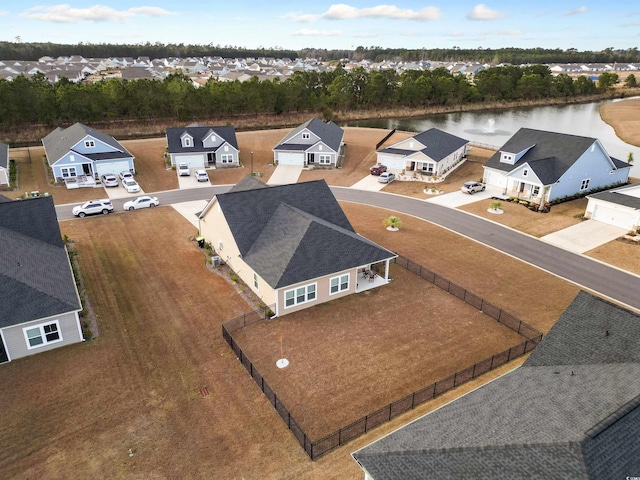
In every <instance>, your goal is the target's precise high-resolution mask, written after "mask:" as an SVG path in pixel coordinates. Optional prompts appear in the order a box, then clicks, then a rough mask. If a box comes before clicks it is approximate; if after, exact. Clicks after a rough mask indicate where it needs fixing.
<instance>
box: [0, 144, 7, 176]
mask: <svg viewBox="0 0 640 480" xmlns="http://www.w3.org/2000/svg"><path fill="white" fill-rule="evenodd" d="M0 185H6V186H8V185H9V145H7V144H6V143H2V142H0Z"/></svg>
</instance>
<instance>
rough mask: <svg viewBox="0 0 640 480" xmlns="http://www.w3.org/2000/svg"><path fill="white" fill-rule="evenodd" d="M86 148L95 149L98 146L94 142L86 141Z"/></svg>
mask: <svg viewBox="0 0 640 480" xmlns="http://www.w3.org/2000/svg"><path fill="white" fill-rule="evenodd" d="M84 146H85V147H86V148H93V147H95V146H96V142H94V141H93V140H85V141H84Z"/></svg>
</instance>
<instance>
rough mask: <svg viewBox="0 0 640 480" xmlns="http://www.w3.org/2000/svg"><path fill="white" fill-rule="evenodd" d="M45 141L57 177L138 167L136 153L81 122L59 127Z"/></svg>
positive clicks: (133, 169) (50, 164)
mask: <svg viewBox="0 0 640 480" xmlns="http://www.w3.org/2000/svg"><path fill="white" fill-rule="evenodd" d="M42 145H43V146H44V152H45V154H46V156H47V160H48V162H49V166H50V167H51V169H52V170H53V176H54V178H55V180H56V181H67V180H71V179H76V178H78V177H88V178H90V179H96V178H98V177H99V176H100V175H103V174H105V173H113V174H115V175H117V174H119V173H120V172H123V171H131V172H133V171H135V167H134V163H133V155H131V153H129V152H128V151H127V149H126V148H124V147H123V146H122V145H121V144H120V143H119V142H118V141H117V140H116V139H115V138H113V137H111V136H109V135H106V134H104V133H101V132H98V131H97V130H94V129H93V128H90V127H87V126H86V125H83V124H81V123H75V124H73V125H71V126H70V127H68V128H65V129H62V128H60V127H58V128H56V129H55V130H54V131H53V132H51V133H50V134H48V135H47V136H46V137H44V138H43V139H42Z"/></svg>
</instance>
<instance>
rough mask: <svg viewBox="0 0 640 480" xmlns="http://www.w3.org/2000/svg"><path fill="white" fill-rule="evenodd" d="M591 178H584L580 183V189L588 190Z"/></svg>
mask: <svg viewBox="0 0 640 480" xmlns="http://www.w3.org/2000/svg"><path fill="white" fill-rule="evenodd" d="M590 180H591V179H590V178H585V179H584V180H582V182H581V183H580V190H587V189H588V188H589V181H590Z"/></svg>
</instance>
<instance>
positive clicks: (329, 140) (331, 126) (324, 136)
mask: <svg viewBox="0 0 640 480" xmlns="http://www.w3.org/2000/svg"><path fill="white" fill-rule="evenodd" d="M303 130H309V131H310V132H312V133H314V134H315V135H317V136H318V137H319V138H320V140H321V141H322V143H324V144H325V145H327V146H328V147H329V148H330V149H331V150H333V151H334V152H339V151H340V145H341V143H342V138H343V137H344V130H342V128H340V127H339V126H338V125H336V124H335V123H333V122H326V123H325V122H323V121H322V120H320V119H318V118H312V119H311V120H307V121H306V122H304V123H303V124H302V125H300V126H298V127H296V128H294V129H293V130H291V132H289V133H288V134H287V135H286V136H285V137H284V138H283V139H282V141H281V142H280V143H278V145H276V146H275V147H274V150H303V151H304V150H307V149H308V148H310V147H311V145H298V144H292V143H289V142H288V140H289V139H291V138H293V137H295V136H296V135H297V134H298V133H300V132H301V131H303ZM285 145H286V147H285Z"/></svg>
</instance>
